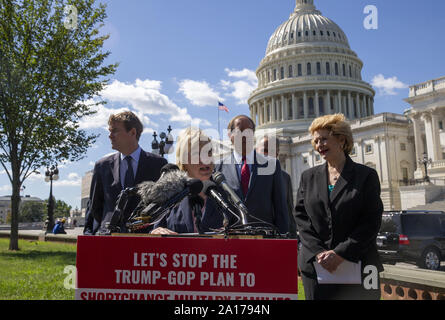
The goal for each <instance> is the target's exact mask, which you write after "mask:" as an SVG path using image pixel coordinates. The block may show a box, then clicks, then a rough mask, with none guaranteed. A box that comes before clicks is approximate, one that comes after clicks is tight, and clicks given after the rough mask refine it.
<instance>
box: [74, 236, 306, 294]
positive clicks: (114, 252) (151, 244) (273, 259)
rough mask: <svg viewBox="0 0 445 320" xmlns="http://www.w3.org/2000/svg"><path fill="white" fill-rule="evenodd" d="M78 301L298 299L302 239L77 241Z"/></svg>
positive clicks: (89, 238) (84, 238)
mask: <svg viewBox="0 0 445 320" xmlns="http://www.w3.org/2000/svg"><path fill="white" fill-rule="evenodd" d="M76 263H77V289H76V299H77V300H296V299H297V298H298V276H297V241H296V240H269V239H267V240H266V239H264V240H263V239H213V238H184V237H175V238H172V237H168V238H159V237H130V236H129V237H120V236H119V237H113V236H111V237H99V236H79V237H78V240H77V262H76Z"/></svg>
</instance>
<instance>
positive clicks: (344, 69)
mask: <svg viewBox="0 0 445 320" xmlns="http://www.w3.org/2000/svg"><path fill="white" fill-rule="evenodd" d="M343 77H346V65H345V64H344V63H343Z"/></svg>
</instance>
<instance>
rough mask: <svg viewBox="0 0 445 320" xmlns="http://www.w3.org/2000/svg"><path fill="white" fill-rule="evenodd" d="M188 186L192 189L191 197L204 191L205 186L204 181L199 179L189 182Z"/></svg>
mask: <svg viewBox="0 0 445 320" xmlns="http://www.w3.org/2000/svg"><path fill="white" fill-rule="evenodd" d="M187 186H188V187H189V189H190V194H191V195H197V194H198V193H200V192H201V191H202V188H203V184H202V181H201V180H199V179H191V180H189V181H188V182H187Z"/></svg>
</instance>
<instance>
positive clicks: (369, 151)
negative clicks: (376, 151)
mask: <svg viewBox="0 0 445 320" xmlns="http://www.w3.org/2000/svg"><path fill="white" fill-rule="evenodd" d="M365 153H372V144H367V145H366V146H365Z"/></svg>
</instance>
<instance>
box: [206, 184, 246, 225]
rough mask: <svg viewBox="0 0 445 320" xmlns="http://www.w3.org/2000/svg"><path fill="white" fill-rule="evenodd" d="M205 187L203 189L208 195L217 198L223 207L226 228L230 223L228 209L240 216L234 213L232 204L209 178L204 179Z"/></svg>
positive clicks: (219, 204) (218, 203) (217, 201)
mask: <svg viewBox="0 0 445 320" xmlns="http://www.w3.org/2000/svg"><path fill="white" fill-rule="evenodd" d="M203 184H204V187H203V189H202V192H204V193H205V194H206V195H207V196H208V197H210V198H212V199H213V200H215V202H216V203H217V205H218V206H219V207H220V208H221V209H222V210H221V212H222V214H223V216H224V220H223V225H224V227H225V228H226V227H227V226H228V225H229V218H228V217H227V215H226V211H229V212H230V213H232V214H233V215H235V216H236V217H237V218H238V219H239V217H238V216H237V215H236V214H234V213H233V211H232V210H231V208H230V205H229V204H228V203H227V202H226V200H224V197H223V196H222V195H221V193H219V191H218V190H217V186H216V184H215V183H214V182H212V181H210V180H207V181H204V183H203Z"/></svg>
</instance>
